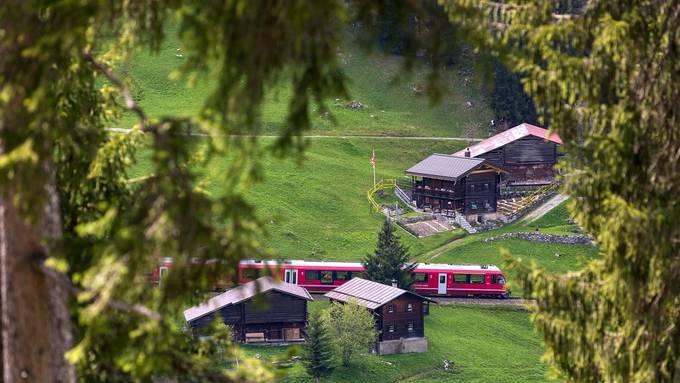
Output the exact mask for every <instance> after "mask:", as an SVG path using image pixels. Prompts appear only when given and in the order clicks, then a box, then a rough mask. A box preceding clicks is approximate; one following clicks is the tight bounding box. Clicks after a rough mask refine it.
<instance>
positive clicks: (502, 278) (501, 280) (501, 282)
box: [497, 275, 505, 285]
mask: <svg viewBox="0 0 680 383" xmlns="http://www.w3.org/2000/svg"><path fill="white" fill-rule="evenodd" d="M497 281H498V284H499V285H504V284H505V277H503V276H502V275H499V276H498V279H497Z"/></svg>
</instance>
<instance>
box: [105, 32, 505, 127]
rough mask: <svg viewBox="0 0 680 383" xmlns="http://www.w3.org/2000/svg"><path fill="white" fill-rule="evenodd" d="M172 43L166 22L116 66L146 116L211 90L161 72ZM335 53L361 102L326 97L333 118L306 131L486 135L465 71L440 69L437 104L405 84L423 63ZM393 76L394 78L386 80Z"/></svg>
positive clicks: (487, 115)
mask: <svg viewBox="0 0 680 383" xmlns="http://www.w3.org/2000/svg"><path fill="white" fill-rule="evenodd" d="M178 48H180V43H179V40H178V38H177V28H176V27H170V28H168V30H167V38H166V40H165V42H164V43H163V46H162V48H161V50H160V51H159V52H158V53H157V54H150V53H147V52H139V53H137V54H134V55H133V56H132V58H131V59H130V61H129V62H127V63H124V64H122V65H121V66H120V68H119V70H120V71H122V72H123V73H124V74H125V75H126V76H127V77H128V79H129V80H130V82H131V84H132V87H133V93H134V96H135V98H137V99H138V100H139V102H140V104H141V105H142V106H143V107H144V108H145V109H146V111H147V113H148V114H149V115H150V116H152V117H159V116H162V115H164V114H169V113H173V114H180V115H185V116H190V115H194V114H196V113H197V112H198V111H199V109H200V107H201V105H202V102H203V100H204V99H205V97H206V95H207V94H208V93H209V92H210V91H211V85H210V84H208V83H207V82H198V83H197V84H196V85H195V86H194V87H192V88H188V87H187V86H186V84H185V82H184V81H171V80H170V79H169V74H170V73H171V72H172V71H173V70H174V69H176V68H177V67H178V66H179V65H181V64H182V62H183V60H184V59H183V58H182V57H177V56H178V54H180V53H181V52H179V51H177V49H178ZM338 59H339V60H340V62H341V63H342V66H343V68H344V70H345V71H346V74H347V76H348V77H349V80H350V93H351V99H352V100H357V101H359V102H361V103H362V104H363V105H364V107H363V108H361V109H357V110H355V109H351V108H348V107H347V106H346V104H347V100H337V101H336V100H328V105H329V107H330V110H331V112H332V114H333V115H334V116H335V117H336V119H337V122H338V123H337V125H336V124H333V123H332V122H331V120H330V119H329V118H327V117H317V118H315V120H314V129H313V131H312V132H310V134H324V135H350V134H351V135H400V136H447V137H458V136H465V137H485V136H486V134H487V131H486V129H487V127H488V123H489V120H491V119H492V118H493V117H492V112H491V110H490V109H489V107H488V105H487V103H486V101H485V100H484V96H483V94H482V92H481V91H480V90H479V86H477V85H474V84H475V82H474V81H469V82H467V83H466V81H465V78H466V76H470V75H467V74H459V69H460V67H451V68H448V69H444V70H443V73H442V76H441V81H442V82H443V83H444V84H445V89H446V90H447V91H448V94H447V95H445V97H444V98H443V99H442V102H441V103H440V104H439V105H437V106H435V107H433V108H430V107H429V101H428V99H427V96H426V95H424V94H423V93H422V92H417V91H414V90H413V89H414V88H415V89H421V88H422V86H423V84H424V83H425V81H424V78H425V76H426V75H427V73H428V70H427V68H426V67H425V66H424V65H416V67H415V69H414V73H413V76H412V78H405V77H404V76H403V75H402V74H400V71H399V69H400V66H401V64H402V59H401V58H399V57H396V56H393V55H385V54H381V53H378V52H373V53H372V54H368V53H367V52H364V51H363V50H360V49H357V48H355V47H353V46H351V45H348V46H346V47H345V48H344V49H343V50H342V51H341V52H339V55H338ZM468 61H469V60H468ZM460 65H461V67H462V66H465V67H470V66H471V63H470V62H466V61H465V60H463V59H461V64H460ZM470 77H471V76H470ZM394 79H398V80H399V81H398V82H396V83H394V81H393V80H394ZM469 79H470V80H472V79H471V78H469ZM289 92H290V90H289V89H288V88H287V87H286V86H285V84H282V85H281V86H277V87H276V88H274V89H273V90H272V91H271V92H270V94H269V97H268V102H267V103H266V105H265V107H264V113H263V122H264V130H265V131H264V133H275V132H276V130H277V127H278V126H280V125H281V124H282V123H283V121H285V113H286V109H287V105H288V94H289ZM468 102H470V103H471V105H472V106H468ZM134 123H135V118H134V116H132V115H126V116H125V117H124V118H123V119H122V121H120V126H122V127H129V126H131V125H132V124H134Z"/></svg>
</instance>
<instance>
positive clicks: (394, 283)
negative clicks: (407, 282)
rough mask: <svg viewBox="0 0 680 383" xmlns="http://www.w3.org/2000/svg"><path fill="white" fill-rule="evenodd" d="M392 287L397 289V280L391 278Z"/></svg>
mask: <svg viewBox="0 0 680 383" xmlns="http://www.w3.org/2000/svg"><path fill="white" fill-rule="evenodd" d="M392 287H398V286H397V280H396V279H394V278H392Z"/></svg>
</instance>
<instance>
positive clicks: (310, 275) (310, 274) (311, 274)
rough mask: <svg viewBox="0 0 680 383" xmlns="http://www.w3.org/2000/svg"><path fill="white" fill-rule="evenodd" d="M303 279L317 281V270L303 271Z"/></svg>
mask: <svg viewBox="0 0 680 383" xmlns="http://www.w3.org/2000/svg"><path fill="white" fill-rule="evenodd" d="M305 279H306V280H308V281H318V280H319V271H318V270H307V271H305Z"/></svg>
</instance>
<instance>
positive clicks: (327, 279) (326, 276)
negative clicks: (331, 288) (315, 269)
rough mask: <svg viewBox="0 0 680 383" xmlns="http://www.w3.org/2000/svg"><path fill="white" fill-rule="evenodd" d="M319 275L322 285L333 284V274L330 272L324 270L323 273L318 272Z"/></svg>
mask: <svg viewBox="0 0 680 383" xmlns="http://www.w3.org/2000/svg"><path fill="white" fill-rule="evenodd" d="M319 274H320V276H321V279H320V281H321V283H322V284H325V285H330V284H331V283H333V272H332V271H328V270H324V271H320V272H319Z"/></svg>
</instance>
